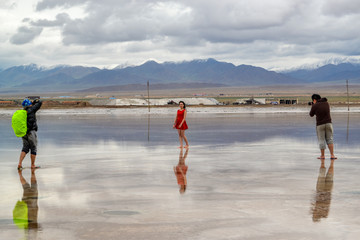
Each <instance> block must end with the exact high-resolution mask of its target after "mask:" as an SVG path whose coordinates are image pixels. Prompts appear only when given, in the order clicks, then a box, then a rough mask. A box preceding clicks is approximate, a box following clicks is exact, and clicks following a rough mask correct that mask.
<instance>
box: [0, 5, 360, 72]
mask: <svg viewBox="0 0 360 240" xmlns="http://www.w3.org/2000/svg"><path fill="white" fill-rule="evenodd" d="M0 27H1V28H0V29H1V34H0V69H1V68H2V69H4V68H7V67H10V66H14V65H23V64H30V63H36V64H38V65H43V66H53V65H58V64H67V65H86V66H96V67H106V68H112V67H115V66H117V65H124V66H125V65H139V64H141V63H144V62H145V61H147V60H155V61H157V62H160V63H161V62H165V61H175V62H178V61H183V60H193V59H205V58H215V59H217V60H219V61H226V62H232V63H234V64H235V65H240V64H249V65H255V66H260V67H264V68H266V69H272V70H279V69H287V68H293V67H298V66H302V65H308V64H309V65H311V64H318V63H323V62H326V61H333V60H334V59H335V60H336V59H350V60H352V61H358V60H359V59H360V34H359V29H360V1H359V0H341V1H339V0H271V1H269V0H221V1H219V0H181V1H179V0H178V1H170V0H162V1H156V0H102V1H98V0H88V1H86V0H16V1H15V0H0Z"/></svg>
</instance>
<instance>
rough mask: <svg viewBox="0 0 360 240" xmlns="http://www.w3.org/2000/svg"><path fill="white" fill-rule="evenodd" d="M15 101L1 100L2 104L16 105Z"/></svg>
mask: <svg viewBox="0 0 360 240" xmlns="http://www.w3.org/2000/svg"><path fill="white" fill-rule="evenodd" d="M14 104H15V102H14V101H0V105H14Z"/></svg>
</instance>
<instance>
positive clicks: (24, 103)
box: [21, 98, 32, 107]
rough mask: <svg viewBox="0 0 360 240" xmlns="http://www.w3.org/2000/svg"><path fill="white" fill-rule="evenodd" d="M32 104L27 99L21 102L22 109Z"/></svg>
mask: <svg viewBox="0 0 360 240" xmlns="http://www.w3.org/2000/svg"><path fill="white" fill-rule="evenodd" d="M31 104H32V102H31V101H30V100H29V99H27V98H26V99H24V101H23V102H22V104H21V105H22V106H23V107H27V106H30V105H31Z"/></svg>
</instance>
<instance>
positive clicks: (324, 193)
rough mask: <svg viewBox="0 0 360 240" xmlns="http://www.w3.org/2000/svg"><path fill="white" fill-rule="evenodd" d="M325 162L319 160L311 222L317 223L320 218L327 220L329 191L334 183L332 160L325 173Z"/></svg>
mask: <svg viewBox="0 0 360 240" xmlns="http://www.w3.org/2000/svg"><path fill="white" fill-rule="evenodd" d="M325 173H326V167H325V160H324V159H323V160H321V166H320V170H319V177H318V180H317V184H316V196H315V203H313V209H312V215H313V221H314V222H319V221H320V220H321V218H327V217H328V215H329V211H330V203H331V191H332V188H333V182H334V160H332V161H331V164H330V167H329V169H328V172H327V173H326V175H325Z"/></svg>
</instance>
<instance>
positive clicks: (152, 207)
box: [0, 109, 360, 240]
mask: <svg viewBox="0 0 360 240" xmlns="http://www.w3.org/2000/svg"><path fill="white" fill-rule="evenodd" d="M117 111H118V112H117V114H112V113H113V112H111V111H110V112H107V111H104V112H100V113H97V114H86V113H84V114H77V115H73V114H67V113H64V112H61V111H59V112H56V111H45V110H44V111H41V112H40V113H39V116H38V121H39V132H38V137H39V151H38V152H39V156H38V159H37V163H38V164H39V165H41V169H38V170H36V171H35V174H33V175H32V177H33V182H34V180H35V178H36V181H37V184H38V193H37V194H35V195H33V196H32V198H31V199H32V204H35V206H36V204H37V206H38V208H36V207H35V208H32V210H33V211H35V212H36V214H37V217H32V221H33V222H36V223H38V224H37V225H36V224H35V226H36V227H34V226H33V225H34V224H33V225H32V228H31V229H30V228H29V229H27V230H24V229H19V227H18V226H17V225H16V224H14V221H13V210H14V208H15V205H16V203H17V201H18V200H21V199H22V197H23V193H24V190H23V188H22V184H21V182H20V176H19V174H18V172H17V170H16V166H17V161H18V157H19V153H20V152H19V151H20V150H21V140H20V139H17V138H16V137H15V136H14V135H13V133H12V129H11V128H10V127H9V121H10V116H9V114H0V134H1V136H2V137H1V139H0V150H1V151H0V159H1V161H0V166H1V167H0V176H1V182H0V192H1V196H5V197H2V198H1V200H0V239H24V238H25V239H70V240H72V239H74V240H75V239H260V238H263V239H322V238H326V239H359V237H360V230H358V226H359V224H360V217H359V213H360V211H359V210H358V206H359V204H360V200H359V199H360V187H359V185H358V182H359V181H360V177H359V174H358V173H359V170H360V165H359V164H358V163H359V156H360V147H359V144H358V136H359V135H360V121H359V120H360V114H359V113H356V112H355V113H351V114H350V119H349V125H348V124H347V123H348V121H347V120H348V115H347V113H341V112H339V113H337V112H334V113H333V114H332V117H333V122H334V129H335V135H334V138H335V153H336V155H337V156H338V158H339V159H338V160H336V161H335V162H334V165H333V168H330V162H331V161H330V159H328V158H327V159H326V160H325V168H326V169H324V168H321V161H320V160H318V159H316V157H317V156H318V155H319V150H318V148H317V142H316V135H315V134H316V133H315V122H314V121H315V120H314V119H312V118H310V117H308V115H307V113H304V112H301V111H300V112H287V113H280V112H261V113H256V112H253V113H249V112H246V113H245V112H242V113H236V112H235V113H234V112H231V113H224V112H222V113H214V112H211V111H210V112H209V111H208V110H207V111H208V112H205V113H204V112H201V113H196V112H194V113H193V114H189V116H188V125H189V130H188V131H187V132H186V135H187V137H188V139H189V141H190V145H191V147H190V149H189V151H188V152H187V155H186V156H185V160H184V155H185V154H186V151H185V150H184V151H183V152H182V153H181V151H180V150H179V149H178V148H177V147H178V145H179V143H178V138H177V133H176V131H175V130H173V129H172V128H171V127H172V122H173V117H174V116H173V115H172V114H168V113H166V114H156V113H152V114H151V115H150V118H148V115H147V114H138V113H134V114H132V113H131V111H129V110H124V111H126V113H124V114H122V112H121V111H122V110H121V109H120V110H117ZM157 111H160V110H157ZM167 111H168V110H167ZM189 112H190V111H189ZM327 154H328V152H327ZM23 165H24V166H25V167H29V166H30V159H29V157H27V158H26V159H25V160H24V164H23ZM178 165H179V166H184V165H185V166H187V172H186V174H185V176H186V182H187V184H186V190H185V191H184V193H180V192H181V189H180V188H181V186H179V185H178V181H179V179H177V178H179V176H176V174H175V173H174V167H175V170H176V169H177V168H176V167H177V166H178ZM22 176H23V177H24V179H25V180H26V181H27V182H28V183H31V170H30V169H29V168H25V169H24V170H23V171H22ZM180 178H181V177H180ZM183 180H184V179H182V180H181V179H180V182H181V181H182V182H183ZM36 196H37V197H36ZM35 216H36V215H35ZM34 218H36V219H34ZM29 226H30V225H29Z"/></svg>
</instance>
